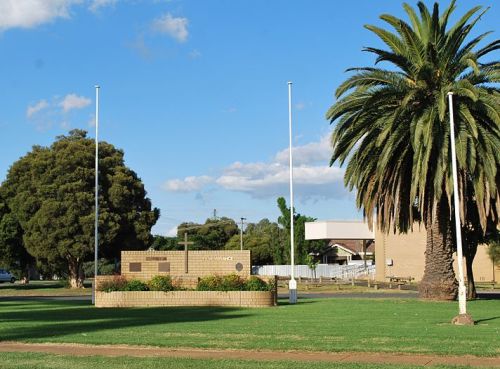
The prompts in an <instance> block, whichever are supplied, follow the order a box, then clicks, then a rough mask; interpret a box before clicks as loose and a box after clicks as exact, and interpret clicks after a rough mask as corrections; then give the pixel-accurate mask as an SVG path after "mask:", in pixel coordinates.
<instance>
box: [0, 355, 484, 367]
mask: <svg viewBox="0 0 500 369" xmlns="http://www.w3.org/2000/svg"><path fill="white" fill-rule="evenodd" d="M0 365H1V368H2V369H88V368H106V369H159V368H162V369H178V368H183V369H200V368H203V369H233V368H234V369H303V368H316V369H327V368H328V369H422V368H423V367H422V366H415V365H382V364H352V363H324V362H307V363H304V362H292V361H274V362H263V361H250V360H249V361H240V360H195V359H169V358H130V357H126V358H123V357H115V358H106V357H95V356H94V357H69V356H61V355H47V354H32V353H30V354H24V353H23V354H19V353H0ZM425 368H431V369H432V368H434V369H465V368H470V367H467V366H441V365H439V366H426V367H425ZM484 369H488V368H484Z"/></svg>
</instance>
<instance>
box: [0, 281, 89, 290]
mask: <svg viewBox="0 0 500 369" xmlns="http://www.w3.org/2000/svg"><path fill="white" fill-rule="evenodd" d="M83 286H84V287H85V288H91V287H92V282H85V283H84V284H83ZM64 288H67V286H66V283H65V282H64V281H33V282H30V283H28V284H21V283H15V284H11V283H0V291H27V290H30V291H31V290H46V289H54V290H58V289H64Z"/></svg>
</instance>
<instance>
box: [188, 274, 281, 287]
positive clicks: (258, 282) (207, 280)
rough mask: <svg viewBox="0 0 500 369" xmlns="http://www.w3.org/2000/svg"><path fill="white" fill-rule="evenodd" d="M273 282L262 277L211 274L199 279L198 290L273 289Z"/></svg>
mask: <svg viewBox="0 0 500 369" xmlns="http://www.w3.org/2000/svg"><path fill="white" fill-rule="evenodd" d="M273 286H274V285H273V284H272V283H266V282H265V281H263V280H262V279H260V278H258V277H256V276H251V277H250V278H248V280H244V279H243V278H241V277H240V276H239V275H237V274H229V275H225V276H222V277H221V276H218V275H210V276H207V277H203V278H200V280H199V281H198V287H197V288H196V289H197V290H198V291H271V290H272V289H273Z"/></svg>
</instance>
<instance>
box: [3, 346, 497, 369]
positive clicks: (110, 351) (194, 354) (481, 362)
mask: <svg viewBox="0 0 500 369" xmlns="http://www.w3.org/2000/svg"><path fill="white" fill-rule="evenodd" d="M0 352H40V353H48V354H58V355H72V356H109V357H116V356H132V357H170V358H191V359H236V360H262V361H283V360H290V361H304V362H314V361H316V362H318V361H322V362H345V363H379V364H412V365H422V366H430V365H439V364H448V365H470V366H472V367H490V368H497V367H498V368H500V356H497V357H474V356H439V355H405V354H395V353H373V352H339V353H328V352H302V351H290V352H283V351H250V350H202V349H194V348H162V347H150V346H128V345H81V344H53V343H20V342H0Z"/></svg>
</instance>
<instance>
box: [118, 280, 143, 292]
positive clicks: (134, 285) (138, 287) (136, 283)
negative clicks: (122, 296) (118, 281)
mask: <svg viewBox="0 0 500 369" xmlns="http://www.w3.org/2000/svg"><path fill="white" fill-rule="evenodd" d="M148 290H149V288H148V285H147V284H146V283H144V282H142V281H140V280H138V279H132V280H130V281H129V282H128V283H127V284H126V285H125V288H124V289H123V290H122V291H148Z"/></svg>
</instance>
